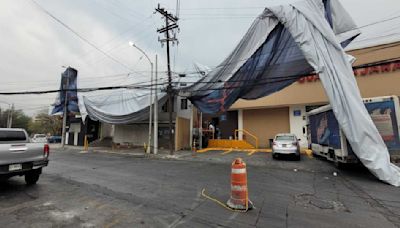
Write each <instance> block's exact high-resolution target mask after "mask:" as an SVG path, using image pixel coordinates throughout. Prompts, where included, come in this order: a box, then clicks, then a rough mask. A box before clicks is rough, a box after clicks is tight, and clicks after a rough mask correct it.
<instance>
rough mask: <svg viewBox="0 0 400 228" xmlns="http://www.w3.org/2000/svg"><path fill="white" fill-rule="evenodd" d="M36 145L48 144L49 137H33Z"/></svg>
mask: <svg viewBox="0 0 400 228" xmlns="http://www.w3.org/2000/svg"><path fill="white" fill-rule="evenodd" d="M32 142H34V143H47V137H46V135H45V134H34V135H33V137H32Z"/></svg>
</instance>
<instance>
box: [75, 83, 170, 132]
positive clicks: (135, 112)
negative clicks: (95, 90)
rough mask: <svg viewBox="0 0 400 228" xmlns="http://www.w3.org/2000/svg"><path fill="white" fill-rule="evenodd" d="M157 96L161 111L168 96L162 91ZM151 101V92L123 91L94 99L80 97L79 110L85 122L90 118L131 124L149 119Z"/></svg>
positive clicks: (112, 122)
mask: <svg viewBox="0 0 400 228" xmlns="http://www.w3.org/2000/svg"><path fill="white" fill-rule="evenodd" d="M157 95H158V98H159V99H158V104H159V105H158V107H159V109H160V108H161V106H162V105H163V104H164V103H165V102H166V101H167V96H166V94H165V93H164V92H160V91H158V94H157ZM153 98H154V93H153ZM153 100H154V99H153ZM149 101H150V90H137V89H135V90H130V89H121V90H117V91H113V92H111V93H109V94H101V95H97V96H92V97H91V96H81V95H79V109H80V113H81V115H82V118H83V120H84V119H85V118H86V117H87V116H89V117H90V118H91V119H92V120H99V121H101V122H104V123H110V124H129V123H135V122H141V121H147V120H148V119H149V103H150V102H149ZM153 104H154V102H153Z"/></svg>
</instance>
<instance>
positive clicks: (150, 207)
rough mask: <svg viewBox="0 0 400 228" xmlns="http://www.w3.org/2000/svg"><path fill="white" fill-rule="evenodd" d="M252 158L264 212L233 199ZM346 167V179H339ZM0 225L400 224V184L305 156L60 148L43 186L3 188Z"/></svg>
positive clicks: (252, 188) (16, 182)
mask: <svg viewBox="0 0 400 228" xmlns="http://www.w3.org/2000/svg"><path fill="white" fill-rule="evenodd" d="M238 156H241V157H243V158H244V160H245V161H246V162H247V163H248V179H249V196H250V199H251V200H252V201H253V202H254V204H255V207H256V208H255V209H253V210H251V211H249V212H247V213H237V212H231V211H228V210H226V209H224V208H223V207H221V206H219V205H218V204H216V203H215V202H212V201H210V200H207V199H205V198H204V197H202V196H201V191H202V189H203V188H205V189H206V192H207V193H208V194H210V195H212V196H213V197H215V198H217V199H220V200H221V201H223V202H225V201H226V200H228V198H229V194H230V162H231V161H232V159H233V158H234V157H238ZM333 172H337V174H338V175H337V176H334V175H333ZM0 227H18V228H20V227H381V228H383V227H400V189H399V188H395V187H392V186H389V185H386V184H384V183H382V182H379V181H377V180H376V179H375V178H374V177H373V176H371V175H370V174H369V173H368V172H367V171H366V170H364V169H362V168H353V169H348V170H345V171H338V170H336V168H335V167H333V165H332V164H330V163H328V162H326V161H321V160H318V159H310V158H307V157H303V158H302V161H300V162H296V161H286V160H282V161H274V160H272V159H271V157H270V154H266V153H259V154H254V155H252V156H247V155H245V154H240V153H229V154H226V155H221V153H211V152H209V153H205V154H199V155H197V156H196V157H194V158H193V157H191V156H186V157H183V158H181V159H180V160H162V159H149V158H134V157H131V156H124V155H115V154H105V153H79V150H74V149H68V150H65V151H61V150H58V151H54V150H53V153H52V154H51V161H50V165H49V167H47V168H46V169H45V170H44V173H43V175H42V176H41V179H40V180H39V182H38V184H37V185H36V186H30V187H28V186H26V185H25V184H24V181H23V178H22V177H15V178H12V179H10V180H8V181H7V182H3V183H1V186H0Z"/></svg>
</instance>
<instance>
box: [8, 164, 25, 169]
mask: <svg viewBox="0 0 400 228" xmlns="http://www.w3.org/2000/svg"><path fill="white" fill-rule="evenodd" d="M21 169H22V165H21V164H12V165H9V166H8V170H9V171H16V170H21Z"/></svg>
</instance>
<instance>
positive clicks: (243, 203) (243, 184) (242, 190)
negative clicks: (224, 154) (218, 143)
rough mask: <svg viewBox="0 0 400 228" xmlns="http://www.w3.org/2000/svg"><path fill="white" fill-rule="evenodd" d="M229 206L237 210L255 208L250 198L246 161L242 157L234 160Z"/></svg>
mask: <svg viewBox="0 0 400 228" xmlns="http://www.w3.org/2000/svg"><path fill="white" fill-rule="evenodd" d="M226 204H227V205H228V207H230V208H232V209H236V210H249V209H252V208H253V204H252V202H251V201H250V200H249V193H248V188H247V171H246V163H244V162H243V160H242V159H241V158H236V159H235V160H234V161H233V162H232V171H231V198H230V199H229V200H228V202H227V203H226Z"/></svg>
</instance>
